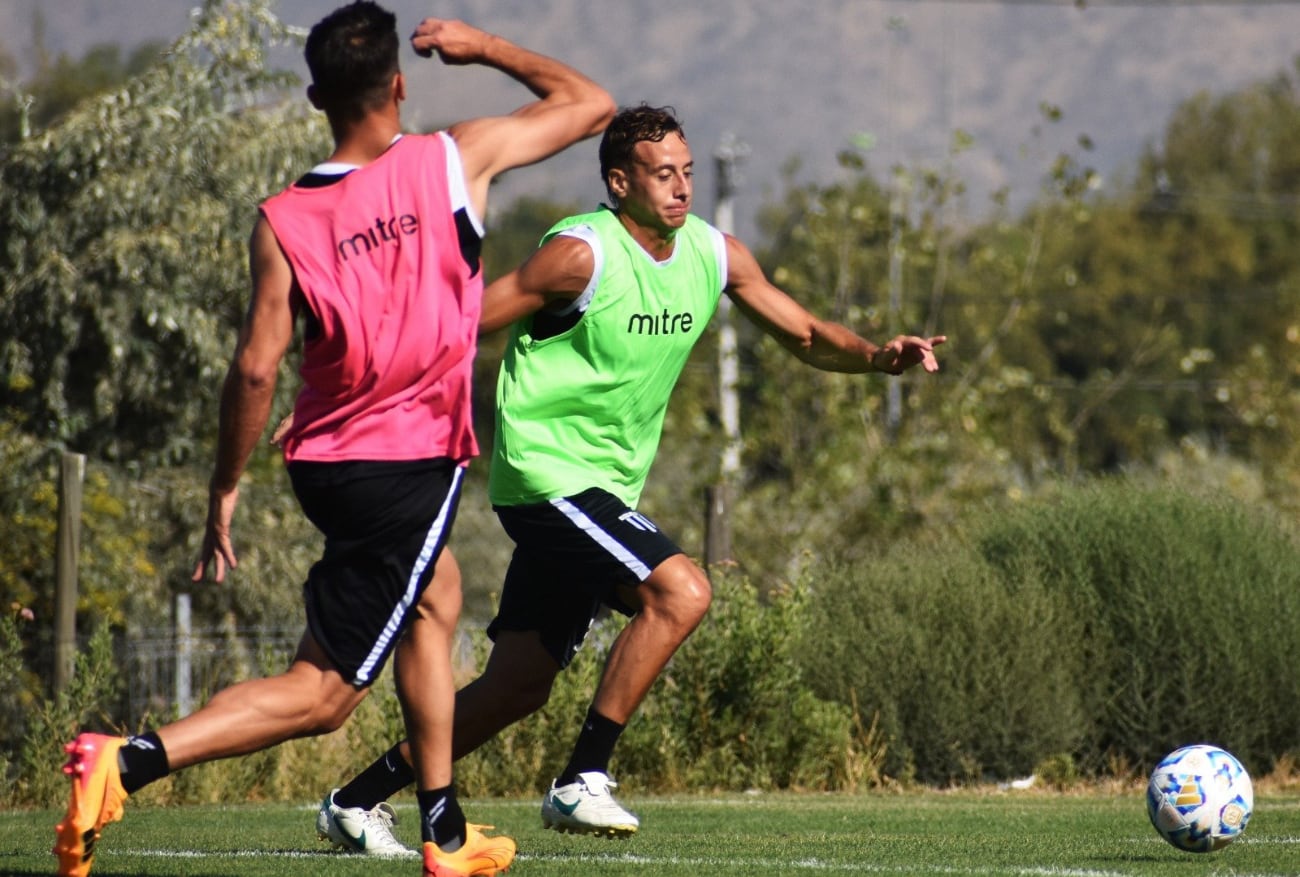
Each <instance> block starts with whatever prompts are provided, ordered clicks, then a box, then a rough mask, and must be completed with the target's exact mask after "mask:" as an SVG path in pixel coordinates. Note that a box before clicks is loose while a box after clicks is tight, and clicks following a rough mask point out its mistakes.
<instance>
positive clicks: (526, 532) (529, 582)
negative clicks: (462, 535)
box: [487, 487, 682, 667]
mask: <svg viewBox="0 0 1300 877" xmlns="http://www.w3.org/2000/svg"><path fill="white" fill-rule="evenodd" d="M493 508H494V509H495V511H496V513H497V517H498V518H500V519H501V525H502V526H503V527H505V530H506V533H507V534H509V536H510V538H511V539H513V540H514V541H515V553H514V556H513V557H511V559H510V568H509V569H508V570H507V571H506V581H505V584H504V585H503V586H502V588H501V606H500V609H498V611H497V617H496V618H494V619H493V620H492V623H491V624H490V625H488V630H487V633H488V636H489V637H490V638H491V639H493V640H495V639H496V635H497V633H498V632H499V631H502V630H513V631H528V630H535V631H538V632H539V633H540V634H541V637H542V643H543V645H545V646H546V650H547V652H549V653H550V655H551V657H553V658H555V660H556V662H557V663H558V664H559V665H560V666H561V667H567V666H568V665H569V662H570V661H572V660H573V656H574V655H575V654H576V653H577V651H578V649H579V648H580V647H581V646H582V641H583V640H584V639H585V638H586V636H587V631H588V630H589V629H590V628H591V623H592V622H593V621H594V620H595V619H596V616H597V614H598V613H599V612H600V610H601V607H602V606H608V607H609V608H611V609H614V610H615V611H617V612H621V613H623V614H624V615H632V614H634V610H632V609H631V608H630V607H628V606H627V605H626V604H625V603H623V601H622V600H620V599H619V598H618V596H617V593H616V591H615V588H616V587H618V586H625V585H626V586H635V585H637V584H639V583H641V582H642V581H644V580H645V579H646V578H647V577H648V576H649V575H650V573H651V572H652V571H653V570H654V568H655V567H657V566H658V565H659V564H661V563H663V562H664V561H665V560H667V559H668V558H670V557H672V556H673V555H675V554H681V553H682V550H681V549H680V548H678V547H677V545H676V544H675V543H674V542H673V541H672V540H671V539H669V538H668V537H667V536H665V535H664V534H663V532H661V531H660V529H659V527H658V526H656V525H655V523H654V521H652V520H650V519H649V518H647V517H646V516H645V515H643V514H641V513H640V512H638V511H635V510H633V509H630V508H628V507H627V506H626V505H624V504H623V503H622V502H621V501H620V500H619V499H618V498H616V497H615V496H613V495H612V494H610V493H608V492H606V491H604V490H601V489H599V488H595V487H593V488H591V489H590V490H584V491H583V492H582V493H578V494H575V495H573V496H567V497H564V498H563V499H553V500H551V501H549V502H543V503H536V504H531V505H517V506H494V507H493Z"/></svg>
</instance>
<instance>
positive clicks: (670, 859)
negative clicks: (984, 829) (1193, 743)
mask: <svg viewBox="0 0 1300 877" xmlns="http://www.w3.org/2000/svg"><path fill="white" fill-rule="evenodd" d="M113 852H114V853H117V854H120V855H123V856H135V857H139V858H148V859H218V860H220V859H250V858H268V857H269V858H281V859H322V858H331V859H332V858H337V857H338V856H340V855H343V854H341V853H337V852H332V851H326V850H322V851H311V850H220V851H217V850H212V851H207V852H203V851H200V850H132V849H123V848H118V849H115V850H114V851H113ZM101 855H103V854H101ZM104 858H105V859H107V858H108V857H104ZM515 860H516V861H518V862H528V861H536V862H555V863H558V864H578V865H602V864H603V865H637V866H643V867H646V868H656V867H660V866H663V865H673V866H679V867H688V868H720V867H722V868H736V867H748V868H781V869H782V870H783V871H820V872H828V873H845V874H971V875H979V874H1018V875H1024V877H1130V875H1129V874H1128V873H1126V872H1123V871H1098V870H1094V869H1078V868H1042V867H1034V866H1026V867H1019V868H1018V867H1010V868H1008V867H998V868H979V867H956V866H946V865H917V864H908V865H876V864H871V863H869V862H823V861H821V860H819V859H797V860H793V861H787V860H781V859H722V858H709V857H686V856H640V855H636V854H634V853H617V854H609V855H600V854H592V853H576V854H574V853H541V854H536V853H520V854H519V855H518V856H517V857H516V859H515Z"/></svg>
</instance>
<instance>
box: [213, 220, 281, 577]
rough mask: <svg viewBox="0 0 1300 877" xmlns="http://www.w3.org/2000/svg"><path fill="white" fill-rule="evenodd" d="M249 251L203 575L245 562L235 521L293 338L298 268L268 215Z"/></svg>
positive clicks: (222, 417) (225, 399) (217, 573)
mask: <svg viewBox="0 0 1300 877" xmlns="http://www.w3.org/2000/svg"><path fill="white" fill-rule="evenodd" d="M249 251H250V258H249V262H250V270H251V272H252V279H253V295H252V300H251V301H250V302H249V306H248V314H247V316H246V317H245V318H244V325H243V327H242V328H241V329H240V332H239V342H238V345H237V346H236V348H235V355H234V359H233V360H232V361H231V363H230V369H229V370H228V371H227V372H226V380H225V383H224V384H223V385H222V388H221V415H220V422H219V427H218V434H217V460H216V465H215V466H214V467H213V471H212V481H211V482H210V483H209V485H208V518H207V523H206V525H205V528H204V536H203V547H202V549H201V552H200V555H199V560H198V563H197V564H196V565H195V568H194V576H193V578H194V580H195V581H199V580H200V579H202V578H203V576H204V574H205V573H206V572H207V569H208V567H209V565H212V566H213V572H214V578H215V579H216V580H217V581H221V580H222V579H223V578H225V570H226V567H227V566H229V567H231V568H234V567H235V566H236V565H237V561H236V558H235V551H234V548H233V546H232V545H231V542H230V521H231V518H232V517H233V515H234V511H235V504H236V503H237V502H238V498H239V476H240V475H242V474H243V472H244V467H245V465H246V464H247V463H248V458H249V456H250V455H251V454H252V453H253V448H254V447H255V446H256V444H257V442H258V440H259V439H260V438H261V435H262V433H263V432H264V431H265V429H266V423H267V420H268V418H269V417H270V414H271V400H272V397H273V396H274V394H275V380H276V373H277V371H278V370H279V367H280V360H281V359H283V357H284V354H285V351H286V350H288V348H289V344H290V342H291V341H292V340H293V307H292V303H291V294H292V291H293V282H294V281H293V271H292V269H291V268H290V267H289V262H288V260H287V259H285V256H284V253H283V252H282V251H281V249H280V243H279V241H277V240H276V238H275V235H274V234H273V233H272V231H271V227H270V225H269V224H268V223H267V222H266V220H265V219H264V218H262V219H259V220H258V222H257V225H256V227H255V228H254V229H253V236H252V240H251V241H250V244H249Z"/></svg>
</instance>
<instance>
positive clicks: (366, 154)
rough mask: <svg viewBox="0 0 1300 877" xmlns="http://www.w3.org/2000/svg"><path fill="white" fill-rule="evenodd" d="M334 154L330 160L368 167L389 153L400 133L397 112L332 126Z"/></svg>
mask: <svg viewBox="0 0 1300 877" xmlns="http://www.w3.org/2000/svg"><path fill="white" fill-rule="evenodd" d="M332 130H333V132H334V152H333V153H332V154H331V155H330V157H329V161H336V162H341V163H345V164H355V165H367V164H369V163H370V162H372V161H374V160H375V159H377V158H379V156H381V155H383V154H384V153H385V152H387V151H388V147H390V146H392V145H393V141H394V140H396V139H397V136H398V135H399V134H401V133H402V125H401V121H400V120H399V119H398V116H397V114H396V113H374V114H371V115H368V116H366V117H365V118H363V119H360V120H358V121H356V122H353V123H340V124H337V125H333V126H332Z"/></svg>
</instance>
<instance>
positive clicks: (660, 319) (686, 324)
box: [627, 308, 695, 335]
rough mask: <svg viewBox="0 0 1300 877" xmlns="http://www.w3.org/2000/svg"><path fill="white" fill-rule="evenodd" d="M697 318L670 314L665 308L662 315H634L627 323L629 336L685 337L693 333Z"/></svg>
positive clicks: (687, 314)
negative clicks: (677, 335)
mask: <svg viewBox="0 0 1300 877" xmlns="http://www.w3.org/2000/svg"><path fill="white" fill-rule="evenodd" d="M693 325H695V317H693V316H691V314H689V313H682V314H670V313H668V308H664V312H663V313H662V314H633V315H632V316H631V317H629V318H628V321H627V334H629V335H676V334H677V333H678V332H680V333H682V334H683V335H684V334H686V333H687V332H689V331H691V326H693Z"/></svg>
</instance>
